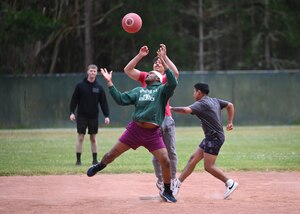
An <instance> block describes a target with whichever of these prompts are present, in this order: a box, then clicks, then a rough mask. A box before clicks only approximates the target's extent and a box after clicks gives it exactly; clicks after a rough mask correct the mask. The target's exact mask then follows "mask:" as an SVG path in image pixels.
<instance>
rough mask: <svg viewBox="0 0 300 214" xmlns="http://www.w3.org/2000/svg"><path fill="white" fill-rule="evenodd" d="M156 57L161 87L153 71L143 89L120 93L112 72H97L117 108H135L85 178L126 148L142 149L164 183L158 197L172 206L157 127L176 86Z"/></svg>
mask: <svg viewBox="0 0 300 214" xmlns="http://www.w3.org/2000/svg"><path fill="white" fill-rule="evenodd" d="M158 57H159V58H160V60H161V61H162V64H163V66H164V69H165V73H166V77H167V83H166V84H162V83H161V81H162V75H161V74H160V73H159V72H157V71H150V72H149V73H148V76H147V77H146V83H147V87H146V88H143V87H137V88H134V89H132V90H131V91H127V92H123V93H121V92H120V91H119V90H118V89H117V88H116V87H115V86H114V85H113V82H112V71H111V72H107V70H106V69H105V68H102V69H101V73H102V75H103V77H104V79H105V80H106V82H107V86H108V87H109V93H110V94H111V96H112V97H113V99H114V100H115V102H116V103H117V104H119V105H122V106H125V105H135V111H134V112H133V115H132V121H131V122H129V124H128V125H127V127H126V130H125V132H124V133H123V134H122V135H121V137H120V138H119V141H118V142H117V143H116V144H115V145H114V146H113V148H112V149H111V150H110V151H109V152H107V153H106V154H105V155H104V156H103V158H102V160H101V162H100V163H98V164H96V165H93V166H91V167H90V168H89V169H88V171H87V175H88V176H89V177H91V176H94V175H95V174H96V173H97V172H98V171H100V170H102V169H104V168H105V167H106V166H107V165H108V164H109V163H111V162H113V161H114V160H115V159H116V158H117V157H119V156H120V155H121V154H122V153H124V152H126V151H127V150H129V149H134V150H135V149H137V148H138V147H139V146H144V147H145V148H146V149H148V151H149V152H150V153H152V154H153V156H155V157H156V158H157V160H158V161H159V162H160V164H161V167H162V174H163V180H164V191H163V192H160V196H161V197H162V198H163V199H164V200H165V201H167V202H170V203H175V202H176V201H177V200H176V199H175V198H174V196H173V193H172V191H171V189H170V185H171V169H170V160H169V157H168V152H167V149H166V146H165V144H164V142H163V139H162V134H161V131H160V126H161V124H162V121H163V120H164V117H165V109H166V104H167V102H168V100H169V98H170V97H171V96H172V95H173V93H174V90H175V88H176V86H177V84H178V83H177V80H176V78H175V76H174V73H173V71H171V70H170V69H169V67H168V65H167V64H166V62H165V60H164V58H163V55H162V54H160V53H159V52H158Z"/></svg>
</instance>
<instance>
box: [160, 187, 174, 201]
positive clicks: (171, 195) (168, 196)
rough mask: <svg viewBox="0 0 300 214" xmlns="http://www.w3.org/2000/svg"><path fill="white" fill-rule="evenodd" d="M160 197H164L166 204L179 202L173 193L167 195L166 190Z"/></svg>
mask: <svg viewBox="0 0 300 214" xmlns="http://www.w3.org/2000/svg"><path fill="white" fill-rule="evenodd" d="M159 194H160V197H162V198H163V199H164V200H165V201H166V202H169V203H176V202H177V200H176V198H175V197H174V196H173V194H172V193H167V192H166V190H165V191H164V192H163V193H159Z"/></svg>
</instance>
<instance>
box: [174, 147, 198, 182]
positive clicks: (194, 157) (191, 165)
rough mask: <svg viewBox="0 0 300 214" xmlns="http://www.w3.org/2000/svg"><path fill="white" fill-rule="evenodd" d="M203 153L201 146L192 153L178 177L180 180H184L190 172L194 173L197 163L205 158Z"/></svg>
mask: <svg viewBox="0 0 300 214" xmlns="http://www.w3.org/2000/svg"><path fill="white" fill-rule="evenodd" d="M203 154H204V153H203V150H202V149H201V148H197V150H196V151H195V152H194V154H192V156H191V157H190V159H189V161H188V163H187V165H186V166H185V167H184V169H183V170H182V172H181V174H180V176H179V178H178V179H179V181H180V182H183V181H184V180H185V179H186V178H187V177H188V176H189V175H190V174H192V172H193V171H194V169H195V167H196V165H197V164H198V163H199V161H200V160H202V159H203Z"/></svg>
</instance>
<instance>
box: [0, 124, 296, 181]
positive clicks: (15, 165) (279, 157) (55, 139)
mask: <svg viewBox="0 0 300 214" xmlns="http://www.w3.org/2000/svg"><path fill="white" fill-rule="evenodd" d="M123 131H124V129H123V128H106V129H103V128H100V129H99V133H98V135H97V136H98V137H97V139H98V146H99V147H98V148H99V159H101V157H102V156H103V154H104V153H105V152H107V151H108V150H109V149H110V148H111V147H112V145H113V144H114V143H115V142H116V141H117V139H118V137H119V136H120V135H121V134H122V132H123ZM225 134H226V141H225V143H224V145H223V147H222V149H221V152H220V154H219V157H218V160H217V165H218V166H220V167H221V168H222V169H223V170H246V171H249V170H251V171H300V126H273V127H235V129H234V131H231V132H227V131H226V133H225ZM76 135H77V134H76V130H75V129H36V130H0V161H1V164H0V176H11V175H61V174H82V173H85V172H86V170H87V168H88V167H89V166H90V164H91V159H92V158H91V151H90V142H89V138H88V136H86V139H85V142H84V148H83V154H82V162H83V164H82V166H80V167H77V166H75V141H76V137H77V136H76ZM176 138H177V153H178V157H179V163H178V170H179V171H181V170H182V169H183V167H184V166H185V164H186V162H187V161H188V159H189V157H190V155H191V154H192V153H193V152H194V151H195V149H196V148H197V146H198V144H199V142H200V141H201V140H202V138H203V132H202V129H201V128H200V127H189V128H183V127H177V128H176ZM151 159H152V156H151V154H150V153H148V151H147V150H146V149H145V148H143V147H140V148H139V149H137V150H136V151H133V150H129V151H128V152H126V153H124V154H123V155H122V156H120V157H119V158H118V159H116V160H115V161H114V162H113V163H112V164H111V165H109V166H108V167H107V168H106V169H105V170H104V171H103V173H141V172H153V166H152V162H151ZM201 170H203V162H200V163H199V164H198V166H197V168H196V171H201Z"/></svg>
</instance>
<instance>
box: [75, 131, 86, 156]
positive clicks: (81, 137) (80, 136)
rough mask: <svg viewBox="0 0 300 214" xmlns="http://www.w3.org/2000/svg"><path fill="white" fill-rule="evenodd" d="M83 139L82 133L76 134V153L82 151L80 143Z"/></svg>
mask: <svg viewBox="0 0 300 214" xmlns="http://www.w3.org/2000/svg"><path fill="white" fill-rule="evenodd" d="M83 140H84V134H78V136H77V142H76V153H81V152H82V144H83Z"/></svg>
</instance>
